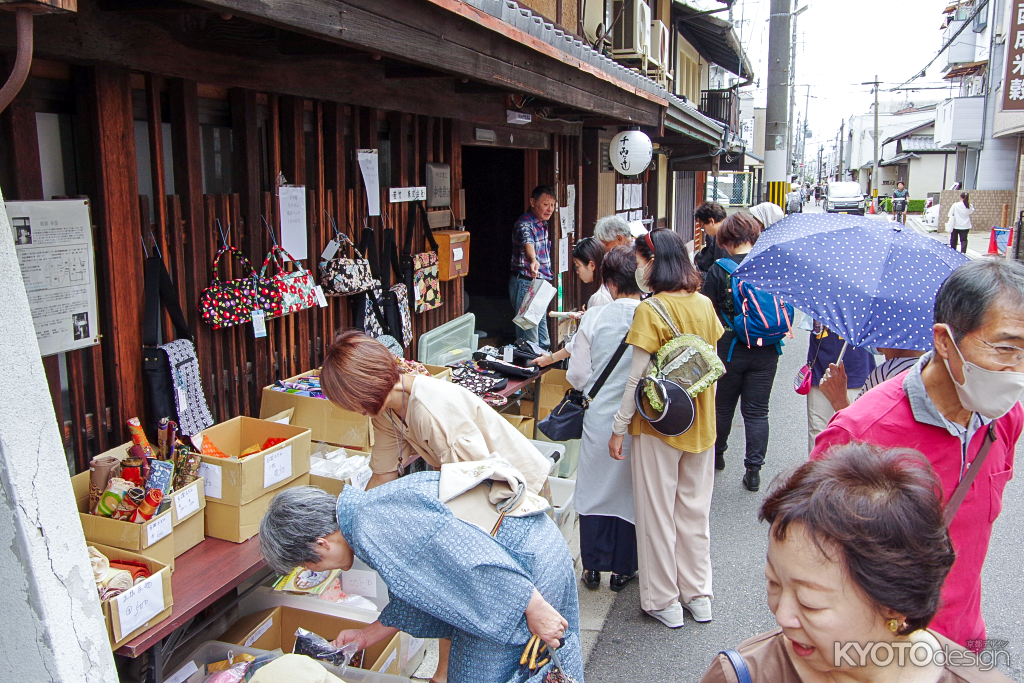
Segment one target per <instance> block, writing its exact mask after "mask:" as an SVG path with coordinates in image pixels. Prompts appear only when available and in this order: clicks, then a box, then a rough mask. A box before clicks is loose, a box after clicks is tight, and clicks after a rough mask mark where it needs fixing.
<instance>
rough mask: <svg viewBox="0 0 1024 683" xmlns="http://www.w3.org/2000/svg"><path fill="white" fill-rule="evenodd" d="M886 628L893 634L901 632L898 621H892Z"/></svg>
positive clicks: (887, 623) (886, 623)
mask: <svg viewBox="0 0 1024 683" xmlns="http://www.w3.org/2000/svg"><path fill="white" fill-rule="evenodd" d="M885 627H886V628H888V629H889V630H890V631H892V632H893V633H896V631H899V630H900V622H899V620H898V619H890V620H889V621H887V622H885Z"/></svg>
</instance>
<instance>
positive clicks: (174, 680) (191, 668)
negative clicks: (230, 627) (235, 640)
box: [164, 645, 248, 683]
mask: <svg viewBox="0 0 1024 683" xmlns="http://www.w3.org/2000/svg"><path fill="white" fill-rule="evenodd" d="M246 647H248V645H246ZM197 671H199V667H198V666H196V663H195V662H193V661H191V660H190V661H189V662H188V664H186V665H185V666H183V667H181V668H180V669H178V670H177V671H175V672H174V675H173V676H171V677H170V678H165V679H164V683H185V681H187V680H188V679H189V677H190V676H191V675H192V674H194V673H195V672H197Z"/></svg>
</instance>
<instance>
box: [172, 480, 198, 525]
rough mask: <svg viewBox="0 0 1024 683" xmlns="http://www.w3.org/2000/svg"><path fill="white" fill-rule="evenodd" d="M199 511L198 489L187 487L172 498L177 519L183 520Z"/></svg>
mask: <svg viewBox="0 0 1024 683" xmlns="http://www.w3.org/2000/svg"><path fill="white" fill-rule="evenodd" d="M198 509H199V489H198V487H195V486H189V487H188V488H186V489H184V490H182V491H181V493H179V494H177V495H176V496H174V513H175V514H176V515H178V519H185V518H186V517H188V516H189V515H191V514H192V513H193V512H195V511H196V510H198Z"/></svg>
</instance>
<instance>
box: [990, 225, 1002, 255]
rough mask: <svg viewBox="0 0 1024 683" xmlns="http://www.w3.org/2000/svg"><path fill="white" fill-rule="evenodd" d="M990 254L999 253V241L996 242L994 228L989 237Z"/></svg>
mask: <svg viewBox="0 0 1024 683" xmlns="http://www.w3.org/2000/svg"><path fill="white" fill-rule="evenodd" d="M988 255H989V256H998V255H999V243H998V242H996V231H995V230H994V229H993V230H992V233H991V234H990V235H989V237H988Z"/></svg>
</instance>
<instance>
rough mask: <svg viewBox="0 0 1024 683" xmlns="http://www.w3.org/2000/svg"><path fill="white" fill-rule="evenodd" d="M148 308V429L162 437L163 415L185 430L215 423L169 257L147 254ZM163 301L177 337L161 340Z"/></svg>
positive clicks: (145, 327) (145, 355)
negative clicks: (160, 430) (161, 342)
mask: <svg viewBox="0 0 1024 683" xmlns="http://www.w3.org/2000/svg"><path fill="white" fill-rule="evenodd" d="M145 273H146V291H145V294H146V304H145V305H146V312H145V317H144V319H143V324H142V383H143V389H144V392H145V402H146V403H145V405H146V430H147V432H149V434H150V436H151V437H154V438H155V437H156V434H157V426H158V424H159V423H160V419H161V418H168V419H170V420H174V421H175V422H176V423H178V429H179V431H180V433H182V434H184V435H185V436H192V435H194V434H198V433H199V432H200V431H202V430H204V429H206V428H207V427H211V426H213V416H212V415H211V414H210V408H209V406H208V405H207V403H206V396H205V394H204V393H203V384H202V381H201V378H200V374H199V359H198V358H197V357H196V348H195V344H194V342H193V337H192V333H191V331H190V330H189V328H188V322H187V321H186V320H185V314H184V313H183V312H182V310H181V305H180V304H179V303H178V296H177V294H176V293H175V291H174V284H173V283H172V282H171V276H170V275H169V274H168V272H167V267H166V266H165V265H164V262H163V259H161V258H159V257H156V256H152V257H150V258H147V259H146V270H145ZM161 303H162V304H163V307H166V309H167V313H168V314H169V315H170V316H171V322H172V323H173V325H174V334H175V336H176V337H177V339H175V341H172V342H168V343H166V344H163V345H158V344H159V336H160V312H161Z"/></svg>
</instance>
